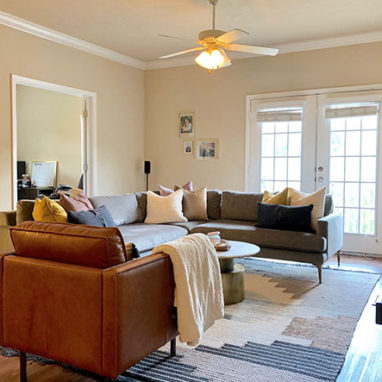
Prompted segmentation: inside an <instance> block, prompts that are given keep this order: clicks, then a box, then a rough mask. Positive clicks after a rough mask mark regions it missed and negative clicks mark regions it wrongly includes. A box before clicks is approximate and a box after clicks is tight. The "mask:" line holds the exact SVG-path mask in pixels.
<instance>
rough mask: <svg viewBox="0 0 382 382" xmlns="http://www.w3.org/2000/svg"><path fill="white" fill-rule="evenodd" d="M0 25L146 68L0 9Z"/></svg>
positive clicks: (116, 54)
mask: <svg viewBox="0 0 382 382" xmlns="http://www.w3.org/2000/svg"><path fill="white" fill-rule="evenodd" d="M0 25H5V26H7V27H10V28H13V29H17V30H19V31H22V32H25V33H29V34H32V35H34V36H38V37H41V38H43V39H45V40H49V41H54V42H56V43H58V44H62V45H66V46H69V47H71V48H75V49H78V50H82V51H84V52H87V53H90V54H94V55H96V56H100V57H103V58H106V59H108V60H111V61H115V62H118V63H120V64H124V65H128V66H132V67H134V68H137V69H142V70H144V69H145V68H146V64H145V63H144V62H143V61H140V60H137V59H136V58H133V57H129V56H126V55H124V54H121V53H118V52H116V51H114V50H111V49H107V48H103V47H101V46H99V45H96V44H92V43H90V42H87V41H84V40H81V39H79V38H76V37H72V36H69V35H67V34H65V33H61V32H57V31H55V30H53V29H49V28H46V27H43V26H42V25H39V24H35V23H32V22H30V21H27V20H24V19H21V18H19V17H16V16H13V15H11V14H9V13H6V12H2V11H0Z"/></svg>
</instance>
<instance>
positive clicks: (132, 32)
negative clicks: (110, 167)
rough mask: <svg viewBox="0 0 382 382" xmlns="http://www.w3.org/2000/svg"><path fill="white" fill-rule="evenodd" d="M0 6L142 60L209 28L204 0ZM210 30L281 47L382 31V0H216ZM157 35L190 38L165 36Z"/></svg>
mask: <svg viewBox="0 0 382 382" xmlns="http://www.w3.org/2000/svg"><path fill="white" fill-rule="evenodd" d="M0 11H3V12H7V13H10V14H12V15H14V16H17V17H20V18H23V19H26V20H28V21H31V22H33V23H36V24H40V25H42V26H45V27H48V28H51V29H54V30H56V31H59V32H63V33H66V34H68V35H70V36H73V37H76V38H79V39H82V40H85V41H87V42H91V43H93V44H97V45H99V46H102V47H104V48H108V49H111V50H114V51H116V52H119V53H121V54H124V55H128V56H131V57H134V58H136V59H139V60H141V61H144V62H150V61H154V60H156V59H157V58H158V57H159V56H161V55H164V54H168V53H173V52H176V51H178V50H183V49H188V48H192V47H193V46H194V45H195V44H194V42H193V41H196V40H197V36H198V33H199V32H200V31H201V30H204V29H210V27H211V17H212V11H211V6H210V5H209V3H208V1H207V0H65V1H63V0H33V1H31V0H0ZM216 18H217V19H216V27H217V28H218V29H222V30H225V31H228V30H230V29H233V28H239V29H243V30H245V31H247V32H249V33H250V35H249V36H248V37H245V38H243V39H241V40H240V41H239V42H240V43H244V44H253V45H262V46H271V47H278V46H279V45H281V44H286V43H294V42H302V41H309V40H317V39H324V38H330V37H342V36H347V35H354V34H359V33H366V32H373V31H380V30H382V3H381V0H219V3H218V6H217V9H216ZM159 33H164V34H169V35H176V36H180V37H184V38H187V39H190V40H191V41H183V40H175V39H167V38H164V37H160V36H158V34H159Z"/></svg>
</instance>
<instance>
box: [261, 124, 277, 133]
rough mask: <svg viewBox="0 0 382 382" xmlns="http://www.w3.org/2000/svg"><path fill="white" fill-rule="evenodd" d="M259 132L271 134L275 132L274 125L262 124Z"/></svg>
mask: <svg viewBox="0 0 382 382" xmlns="http://www.w3.org/2000/svg"><path fill="white" fill-rule="evenodd" d="M261 130H262V131H261V132H262V133H263V134H266V133H273V132H274V131H275V124H274V123H272V122H263V123H262V124H261Z"/></svg>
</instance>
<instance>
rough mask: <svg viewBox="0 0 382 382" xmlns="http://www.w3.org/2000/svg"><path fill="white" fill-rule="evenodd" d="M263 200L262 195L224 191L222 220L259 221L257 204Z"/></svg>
mask: <svg viewBox="0 0 382 382" xmlns="http://www.w3.org/2000/svg"><path fill="white" fill-rule="evenodd" d="M262 199H263V194H262V193H254V192H238V191H223V194H222V206H221V218H222V219H231V220H248V221H257V202H261V201H262Z"/></svg>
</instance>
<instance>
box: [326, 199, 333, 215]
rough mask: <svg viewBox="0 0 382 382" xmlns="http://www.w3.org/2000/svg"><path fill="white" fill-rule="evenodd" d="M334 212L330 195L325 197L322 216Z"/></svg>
mask: <svg viewBox="0 0 382 382" xmlns="http://www.w3.org/2000/svg"><path fill="white" fill-rule="evenodd" d="M333 211H334V204H333V198H332V195H329V194H326V195H325V205H324V216H328V215H330V214H331V213H332V212H333Z"/></svg>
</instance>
